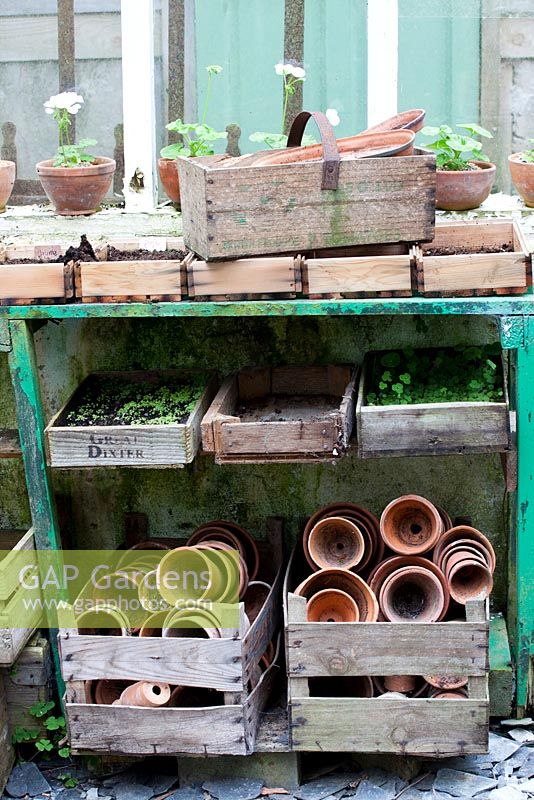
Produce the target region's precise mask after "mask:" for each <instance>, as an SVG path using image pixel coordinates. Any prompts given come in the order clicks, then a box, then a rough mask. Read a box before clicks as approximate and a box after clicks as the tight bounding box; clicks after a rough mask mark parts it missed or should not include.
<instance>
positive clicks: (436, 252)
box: [424, 242, 514, 256]
mask: <svg viewBox="0 0 534 800" xmlns="http://www.w3.org/2000/svg"><path fill="white" fill-rule="evenodd" d="M513 252H514V248H513V245H511V244H509V243H508V242H506V243H505V244H501V245H488V246H482V247H462V246H461V245H454V246H451V247H432V248H430V249H429V250H427V249H425V251H424V255H425V256H464V255H466V256H467V255H474V254H475V253H513Z"/></svg>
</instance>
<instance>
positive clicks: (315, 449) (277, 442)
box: [221, 418, 339, 455]
mask: <svg viewBox="0 0 534 800" xmlns="http://www.w3.org/2000/svg"><path fill="white" fill-rule="evenodd" d="M338 429H339V428H338V424H337V421H336V420H331V419H326V418H325V419H323V420H321V421H319V422H314V421H311V422H310V421H306V422H244V423H243V422H240V423H237V424H236V423H232V422H230V423H225V424H223V425H222V426H221V447H222V451H223V452H224V453H227V454H229V455H236V454H237V455H238V454H241V453H249V454H252V453H257V454H259V455H261V454H262V453H277V454H279V453H295V452H300V451H304V452H306V451H308V452H311V453H324V454H327V453H329V454H330V453H332V448H333V447H334V444H335V442H337V439H338Z"/></svg>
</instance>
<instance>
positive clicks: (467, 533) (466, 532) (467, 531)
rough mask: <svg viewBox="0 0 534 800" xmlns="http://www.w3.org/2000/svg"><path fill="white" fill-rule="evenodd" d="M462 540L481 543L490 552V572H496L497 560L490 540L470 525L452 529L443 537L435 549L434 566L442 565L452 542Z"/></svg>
mask: <svg viewBox="0 0 534 800" xmlns="http://www.w3.org/2000/svg"><path fill="white" fill-rule="evenodd" d="M459 540H462V542H463V541H464V540H471V541H473V542H480V544H481V545H483V547H484V548H485V549H486V550H487V551H488V553H489V555H490V558H491V565H490V570H491V572H493V571H494V570H495V564H496V558H495V550H494V549H493V547H492V544H491V542H490V540H489V539H488V538H487V537H486V536H484V534H483V533H481V532H480V531H478V530H477V529H476V528H472V527H470V526H469V525H457V526H456V527H455V528H451V529H450V530H449V531H447V532H446V533H444V534H443V536H441V538H440V540H439V542H438V544H437V545H436V547H435V548H434V552H433V553H432V561H433V562H434V564H440V562H441V557H442V554H443V552H444V550H445V548H446V547H447V545H448V544H450V543H451V542H456V541H459Z"/></svg>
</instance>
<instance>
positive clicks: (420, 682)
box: [373, 675, 429, 697]
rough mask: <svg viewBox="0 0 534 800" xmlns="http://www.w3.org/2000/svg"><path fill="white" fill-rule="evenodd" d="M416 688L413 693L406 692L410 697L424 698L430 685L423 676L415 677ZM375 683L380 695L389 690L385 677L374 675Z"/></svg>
mask: <svg viewBox="0 0 534 800" xmlns="http://www.w3.org/2000/svg"><path fill="white" fill-rule="evenodd" d="M414 677H415V686H414V688H413V690H412V691H409V692H405V693H403V694H407V695H408V696H409V697H423V696H424V695H427V694H428V689H429V687H428V683H427V682H426V680H425V679H424V678H423V677H422V676H421V675H415V676H414ZM373 683H374V685H375V688H376V693H377V694H378V695H383V694H384V693H385V692H386V691H387V689H386V685H385V678H384V676H378V675H373Z"/></svg>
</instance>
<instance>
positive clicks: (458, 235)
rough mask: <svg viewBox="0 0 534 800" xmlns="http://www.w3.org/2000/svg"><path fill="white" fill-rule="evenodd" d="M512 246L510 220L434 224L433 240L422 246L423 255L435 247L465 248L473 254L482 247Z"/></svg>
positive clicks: (511, 223) (448, 221) (450, 221)
mask: <svg viewBox="0 0 534 800" xmlns="http://www.w3.org/2000/svg"><path fill="white" fill-rule="evenodd" d="M511 244H513V221H512V220H511V219H495V220H484V219H483V220H469V221H467V222H456V221H454V220H446V221H440V222H438V223H436V228H435V234H434V238H433V239H432V241H431V242H426V244H422V245H421V247H422V249H423V253H424V252H425V251H426V250H429V249H434V248H436V247H465V248H468V249H470V250H471V249H472V250H473V252H476V251H477V250H481V249H482V248H483V247H501V246H502V245H511Z"/></svg>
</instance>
